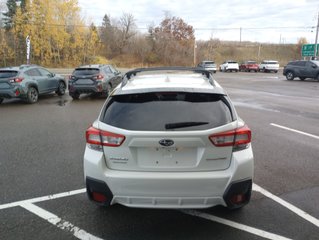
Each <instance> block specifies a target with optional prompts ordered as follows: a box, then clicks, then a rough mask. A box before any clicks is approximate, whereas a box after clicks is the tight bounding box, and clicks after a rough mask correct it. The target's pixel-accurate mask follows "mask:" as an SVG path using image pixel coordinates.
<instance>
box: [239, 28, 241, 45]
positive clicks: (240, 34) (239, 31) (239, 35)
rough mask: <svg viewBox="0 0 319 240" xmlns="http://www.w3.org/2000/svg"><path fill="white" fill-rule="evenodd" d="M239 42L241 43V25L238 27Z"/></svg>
mask: <svg viewBox="0 0 319 240" xmlns="http://www.w3.org/2000/svg"><path fill="white" fill-rule="evenodd" d="M239 42H240V43H241V27H240V28H239Z"/></svg>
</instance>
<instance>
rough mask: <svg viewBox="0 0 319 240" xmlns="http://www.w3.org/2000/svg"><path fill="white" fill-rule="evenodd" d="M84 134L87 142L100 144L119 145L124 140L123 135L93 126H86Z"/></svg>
mask: <svg viewBox="0 0 319 240" xmlns="http://www.w3.org/2000/svg"><path fill="white" fill-rule="evenodd" d="M85 135H86V142H87V143H89V144H94V145H100V146H108V147H119V146H121V145H122V143H123V142H124V140H125V136H123V135H120V134H116V133H111V132H106V131H102V130H99V129H96V128H94V127H90V128H88V129H87V130H86V134H85Z"/></svg>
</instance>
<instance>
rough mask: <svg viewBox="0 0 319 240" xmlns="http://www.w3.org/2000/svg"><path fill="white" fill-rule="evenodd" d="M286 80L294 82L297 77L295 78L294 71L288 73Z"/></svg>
mask: <svg viewBox="0 0 319 240" xmlns="http://www.w3.org/2000/svg"><path fill="white" fill-rule="evenodd" d="M286 78H287V80H289V81H291V80H294V78H295V76H294V73H293V72H292V71H288V72H287V73H286Z"/></svg>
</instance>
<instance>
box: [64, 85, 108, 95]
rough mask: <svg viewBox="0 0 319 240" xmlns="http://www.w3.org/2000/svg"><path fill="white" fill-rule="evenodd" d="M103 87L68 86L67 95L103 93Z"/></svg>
mask: <svg viewBox="0 0 319 240" xmlns="http://www.w3.org/2000/svg"><path fill="white" fill-rule="evenodd" d="M105 90H106V89H105V86H104V85H102V84H99V85H97V84H96V85H95V84H94V85H69V93H70V94H72V93H75V92H76V93H99V92H103V91H105Z"/></svg>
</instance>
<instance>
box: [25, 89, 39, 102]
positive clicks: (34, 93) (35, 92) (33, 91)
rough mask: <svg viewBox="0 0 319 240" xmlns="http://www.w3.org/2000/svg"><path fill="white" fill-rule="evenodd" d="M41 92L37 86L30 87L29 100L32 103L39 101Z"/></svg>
mask: <svg viewBox="0 0 319 240" xmlns="http://www.w3.org/2000/svg"><path fill="white" fill-rule="evenodd" d="M38 97H39V93H38V90H37V89H36V88H35V87H29V89H28V92H27V102H28V103H30V104H32V103H35V102H37V101H38Z"/></svg>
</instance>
